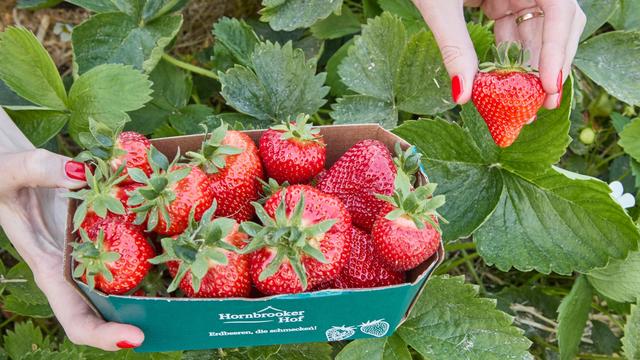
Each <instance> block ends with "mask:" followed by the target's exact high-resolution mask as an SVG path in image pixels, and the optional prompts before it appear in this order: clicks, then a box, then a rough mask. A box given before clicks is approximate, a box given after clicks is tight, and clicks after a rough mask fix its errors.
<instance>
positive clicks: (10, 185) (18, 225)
mask: <svg viewBox="0 0 640 360" xmlns="http://www.w3.org/2000/svg"><path fill="white" fill-rule="evenodd" d="M70 160H71V159H69V158H67V157H64V156H61V155H57V154H54V153H51V152H49V151H46V150H42V149H34V148H33V145H31V143H30V142H29V141H28V140H27V139H26V138H25V137H24V135H22V133H21V132H20V130H19V129H18V128H17V127H16V126H15V125H14V124H13V122H12V121H11V119H9V117H8V116H7V114H6V113H5V112H4V110H2V108H0V173H1V174H3V180H2V181H0V226H2V228H3V229H4V231H5V232H6V234H7V236H8V237H9V240H11V243H12V244H13V245H14V246H15V248H16V250H17V251H18V253H20V255H21V256H22V258H23V259H24V260H25V261H26V262H27V264H28V265H29V267H30V268H31V270H32V271H33V274H34V279H35V281H36V284H37V285H38V287H40V289H42V291H43V292H44V294H45V295H46V297H47V299H48V300H49V304H50V305H51V308H52V309H53V312H54V313H55V315H56V317H57V319H58V321H59V322H60V324H61V325H62V327H63V328H64V330H65V332H66V333H67V336H68V337H69V339H70V340H71V341H72V342H74V343H76V344H80V345H90V346H94V347H97V348H101V349H103V350H110V351H114V350H118V349H120V348H130V347H135V346H139V345H140V344H141V343H142V341H143V340H144V334H143V333H142V331H141V330H140V329H138V328H137V327H135V326H131V325H125V324H119V323H113V322H105V321H104V320H102V319H101V318H99V317H98V316H96V315H95V313H94V312H93V311H92V310H91V308H90V307H89V306H88V305H87V304H86V303H85V302H84V300H83V299H82V297H81V296H80V295H79V294H78V292H77V290H76V289H74V287H73V286H72V285H70V284H68V283H67V282H66V281H65V280H64V278H63V276H62V254H63V251H62V249H63V239H64V233H65V228H64V227H65V223H66V214H67V199H66V198H64V197H62V196H61V195H62V194H63V193H64V191H66V190H62V189H63V188H64V189H77V188H80V187H82V186H84V184H85V183H84V181H83V180H84V165H83V164H81V163H76V162H73V161H70Z"/></svg>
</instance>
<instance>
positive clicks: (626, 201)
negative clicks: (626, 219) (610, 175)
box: [609, 181, 636, 209]
mask: <svg viewBox="0 0 640 360" xmlns="http://www.w3.org/2000/svg"><path fill="white" fill-rule="evenodd" d="M609 187H610V188H611V197H612V198H613V200H615V201H616V202H617V203H618V204H620V206H622V207H623V208H624V209H628V208H632V207H634V206H635V205H636V198H635V197H633V195H631V194H623V192H624V189H623V187H622V183H621V182H620V181H614V182H612V183H611V184H609Z"/></svg>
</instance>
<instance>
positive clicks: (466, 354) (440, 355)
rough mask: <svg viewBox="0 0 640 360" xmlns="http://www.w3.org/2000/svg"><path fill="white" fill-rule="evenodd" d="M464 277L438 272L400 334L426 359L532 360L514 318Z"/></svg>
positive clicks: (528, 344) (430, 280) (526, 342)
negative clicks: (499, 308) (449, 275)
mask: <svg viewBox="0 0 640 360" xmlns="http://www.w3.org/2000/svg"><path fill="white" fill-rule="evenodd" d="M495 306H496V302H495V300H492V299H484V298H479V297H478V290H477V288H476V287H474V286H471V285H467V284H465V283H464V277H453V278H450V277H448V276H434V277H432V278H431V279H429V281H428V282H427V285H426V286H425V289H424V291H423V292H422V295H421V296H420V298H418V300H417V302H416V304H415V306H414V308H413V310H412V311H411V313H410V314H409V318H408V319H407V321H406V322H405V323H403V324H402V326H400V328H399V329H398V330H397V334H398V335H399V336H400V337H401V338H402V339H403V340H404V341H405V342H406V343H407V344H408V345H409V346H411V347H412V348H413V349H415V350H416V351H417V352H418V353H419V354H420V355H422V356H423V357H425V358H427V359H452V360H455V359H465V360H466V359H482V360H491V359H500V360H503V359H533V356H532V355H531V354H529V352H528V351H527V349H528V348H529V346H530V345H531V342H530V341H529V340H528V339H527V338H526V337H525V336H524V335H523V331H522V330H520V329H518V328H517V327H515V326H513V324H512V322H513V318H512V317H511V316H509V315H508V314H505V313H503V312H502V311H499V310H497V309H496V308H495Z"/></svg>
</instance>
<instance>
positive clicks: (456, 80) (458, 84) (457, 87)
mask: <svg viewBox="0 0 640 360" xmlns="http://www.w3.org/2000/svg"><path fill="white" fill-rule="evenodd" d="M461 94H462V77H461V76H460V75H456V76H454V77H453V78H451V97H452V98H453V102H456V103H457V102H458V99H459V98H460V95H461Z"/></svg>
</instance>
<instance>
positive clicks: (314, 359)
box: [183, 343, 332, 360]
mask: <svg viewBox="0 0 640 360" xmlns="http://www.w3.org/2000/svg"><path fill="white" fill-rule="evenodd" d="M331 351H332V348H331V345H329V344H326V343H306V344H291V345H272V346H257V347H249V348H236V349H225V350H224V352H223V353H220V352H217V351H216V353H215V355H214V357H215V358H216V359H219V360H226V359H228V360H254V359H265V360H266V359H268V360H330V359H332V356H331ZM210 355H211V352H210V351H187V352H185V353H184V357H183V360H198V359H203V358H207V357H208V356H210Z"/></svg>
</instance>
